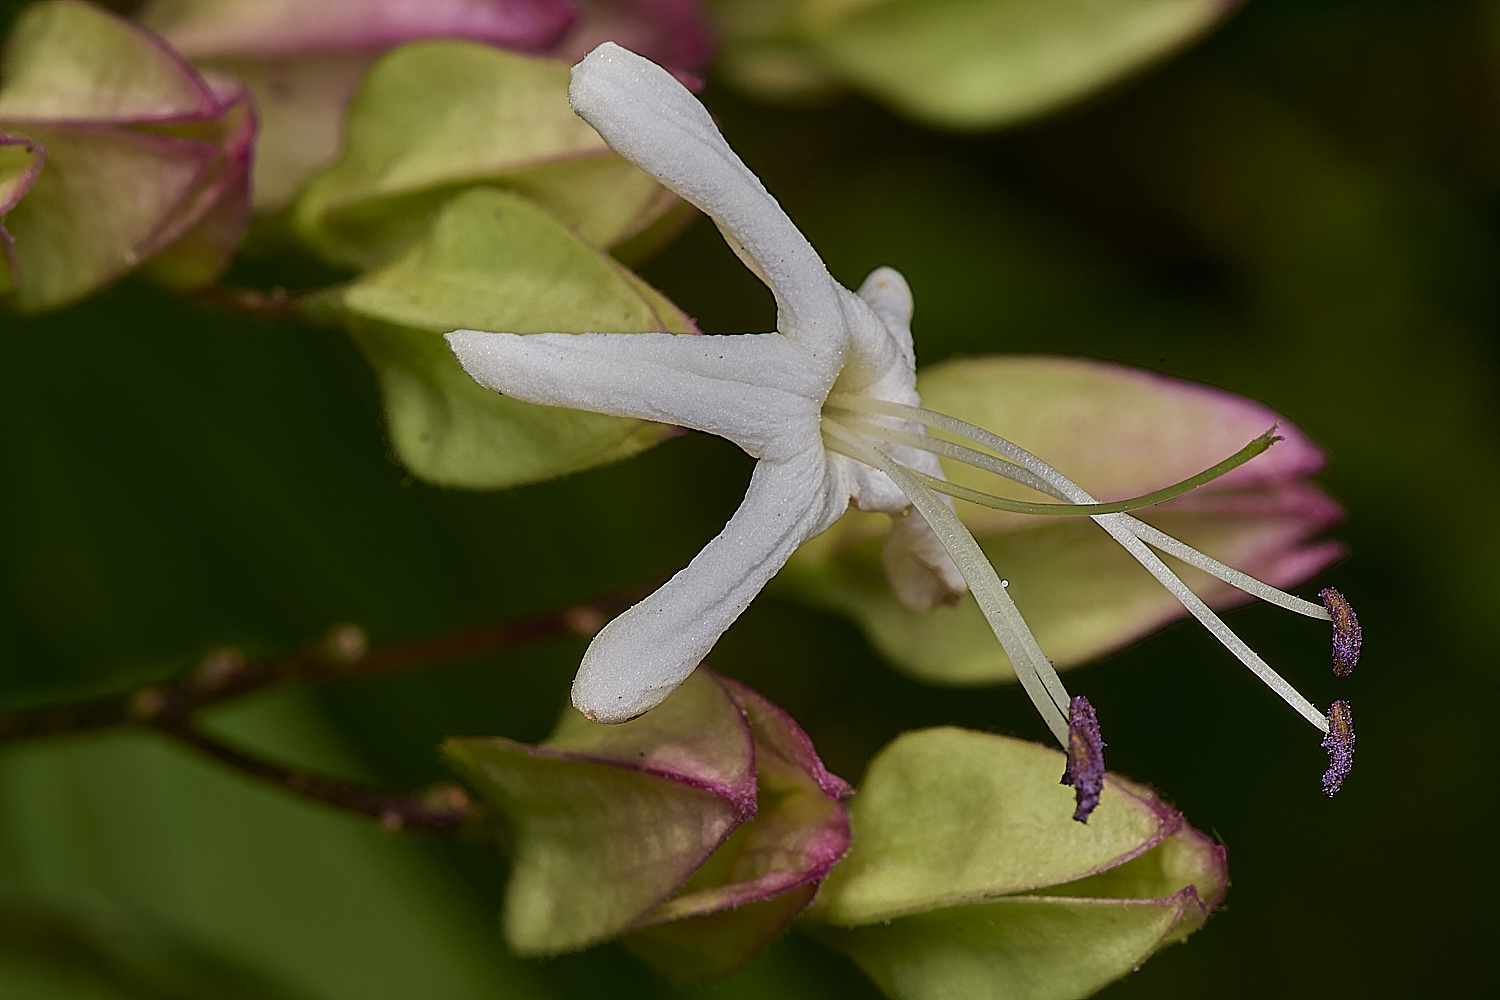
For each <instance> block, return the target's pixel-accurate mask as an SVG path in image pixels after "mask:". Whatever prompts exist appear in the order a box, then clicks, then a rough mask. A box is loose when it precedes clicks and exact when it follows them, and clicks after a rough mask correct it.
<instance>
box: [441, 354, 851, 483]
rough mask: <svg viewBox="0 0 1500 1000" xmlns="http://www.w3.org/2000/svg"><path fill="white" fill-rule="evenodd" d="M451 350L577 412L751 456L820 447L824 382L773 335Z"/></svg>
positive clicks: (502, 388) (493, 379) (529, 397)
mask: <svg viewBox="0 0 1500 1000" xmlns="http://www.w3.org/2000/svg"><path fill="white" fill-rule="evenodd" d="M448 346H449V347H450V348H451V349H452V351H453V353H454V354H455V355H457V357H458V361H459V364H461V365H463V366H464V370H465V371H466V372H468V373H469V375H470V376H471V377H472V378H473V379H474V381H476V382H478V383H479V384H480V385H482V386H485V387H486V388H489V389H494V390H495V391H496V392H502V393H504V394H505V395H507V396H512V397H514V398H516V399H520V400H525V401H526V402H528V403H540V404H542V405H544V406H567V407H571V408H572V409H575V410H589V411H591V412H593V413H608V414H611V415H612V416H617V417H638V418H640V419H643V420H656V421H660V422H661V423H664V424H676V425H678V426H680V427H691V428H693V429H694V430H700V431H706V432H708V433H709V434H718V435H720V436H721V437H726V438H728V439H729V440H731V441H733V442H734V443H735V444H737V445H739V446H740V447H741V448H744V449H745V450H746V451H748V452H749V453H750V454H752V455H754V456H755V457H757V458H760V457H763V456H770V457H773V458H778V457H784V456H787V455H791V454H795V453H796V452H799V451H802V450H804V449H806V448H808V447H811V446H813V445H817V444H819V442H820V441H821V438H820V436H819V432H818V413H819V409H820V406H821V404H822V398H823V397H822V392H823V386H824V385H825V384H826V375H825V374H824V373H822V372H820V371H818V370H817V369H816V368H815V367H811V366H809V365H808V359H807V355H806V354H805V353H804V352H802V351H799V350H797V349H796V348H795V347H793V346H792V345H791V344H790V343H788V342H787V340H786V338H784V337H782V336H780V335H778V334H774V333H759V334H753V333H752V334H741V335H738V336H729V337H716V336H706V337H697V336H689V335H681V334H671V333H531V334H526V335H524V336H520V335H517V334H514V333H481V332H479V331H477V330H455V331H454V332H453V333H450V334H448Z"/></svg>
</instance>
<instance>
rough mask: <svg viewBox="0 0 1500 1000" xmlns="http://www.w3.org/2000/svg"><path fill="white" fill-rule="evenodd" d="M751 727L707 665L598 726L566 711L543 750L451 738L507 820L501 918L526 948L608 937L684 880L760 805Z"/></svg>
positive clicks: (532, 951) (463, 768) (534, 950)
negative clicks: (665, 693) (660, 696)
mask: <svg viewBox="0 0 1500 1000" xmlns="http://www.w3.org/2000/svg"><path fill="white" fill-rule="evenodd" d="M752 747H753V743H752V739H751V734H750V730H749V726H748V725H747V724H746V723H745V720H744V718H743V717H742V716H741V715H740V711H739V709H738V707H737V706H736V705H735V703H734V702H733V701H732V700H731V699H730V698H729V696H728V694H727V693H726V692H725V690H724V689H723V688H722V687H721V686H720V685H719V684H718V682H717V681H715V680H714V679H712V678H711V677H710V676H709V675H708V674H707V673H705V672H703V671H698V672H696V673H694V674H693V675H691V676H690V677H689V678H688V679H687V681H685V682H684V683H683V684H682V686H681V687H679V688H678V689H677V690H676V691H675V692H673V694H672V695H671V697H669V698H668V699H667V700H666V701H665V702H663V703H662V704H661V705H660V706H658V707H657V708H655V709H653V710H652V711H650V712H647V713H646V714H645V715H643V716H640V717H639V718H637V719H634V720H632V721H630V722H626V723H622V724H619V725H612V726H604V725H599V724H597V723H592V722H589V721H588V720H586V719H584V718H583V716H582V715H579V714H578V713H577V712H576V711H573V710H572V709H569V710H568V711H566V712H565V713H564V715H563V719H562V721H561V722H560V723H559V725H558V728H557V730H556V731H555V732H554V733H553V735H552V736H551V737H549V738H548V739H547V740H546V741H545V742H543V743H542V744H540V745H539V746H535V747H528V746H526V745H525V744H521V743H516V742H514V741H511V740H507V739H500V738H488V739H485V738H465V739H452V740H448V741H447V742H446V743H444V745H443V749H444V753H445V754H446V755H447V757H448V760H449V761H450V762H451V763H452V764H453V765H454V766H455V767H456V768H457V770H458V771H459V772H460V773H461V774H462V775H463V776H464V777H465V778H466V779H467V780H468V781H469V782H470V783H471V784H472V785H473V786H474V787H475V788H477V789H478V791H479V793H480V794H481V795H482V796H483V797H484V798H485V800H486V801H488V802H490V803H491V804H492V805H494V806H496V807H497V808H498V809H500V810H501V811H502V812H504V813H505V815H506V816H507V817H508V818H509V820H510V825H511V830H512V842H513V844H514V847H513V849H512V852H511V857H512V868H511V877H510V883H509V885H508V886H507V887H506V892H505V911H504V918H503V924H504V928H505V935H506V939H507V940H508V941H509V942H510V944H511V947H513V948H514V949H515V950H516V951H518V952H520V953H521V954H525V955H538V954H556V953H558V952H563V951H573V950H576V949H579V948H584V947H587V946H589V945H591V944H594V943H597V942H599V941H602V940H605V939H607V938H610V937H614V936H615V935H617V934H620V933H621V932H623V931H624V930H626V929H627V928H628V927H630V926H632V925H633V924H635V923H637V922H638V921H639V920H640V919H641V918H642V917H643V916H644V915H645V914H646V913H647V912H648V911H649V910H651V909H652V908H653V907H655V906H656V905H658V904H659V903H661V902H662V901H663V900H664V899H666V898H667V897H668V896H669V895H670V894H671V893H672V892H673V891H674V890H676V889H677V887H678V886H680V885H682V884H683V882H684V881H686V880H687V878H688V876H689V875H691V874H692V873H693V872H694V871H695V870H696V869H697V868H698V867H699V866H700V865H702V864H703V862H704V860H705V859H707V858H708V856H709V855H710V854H711V853H713V851H714V850H715V849H716V848H718V847H719V845H720V843H722V842H723V840H724V838H725V837H727V836H728V835H729V833H730V831H732V830H733V829H734V828H735V827H737V826H738V825H739V824H740V823H742V822H743V821H744V820H745V819H746V818H748V816H750V815H754V812H755V772H754V767H755V755H754V751H753V748H752Z"/></svg>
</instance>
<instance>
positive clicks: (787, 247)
mask: <svg viewBox="0 0 1500 1000" xmlns="http://www.w3.org/2000/svg"><path fill="white" fill-rule="evenodd" d="M568 101H569V103H571V104H572V105H573V110H574V111H576V112H578V114H579V116H580V117H582V118H583V119H584V120H585V121H587V122H588V123H589V124H590V125H592V126H594V128H595V129H596V130H598V132H599V134H600V135H601V136H603V137H604V141H605V142H607V143H609V144H610V146H612V147H613V148H614V149H615V151H616V152H618V153H619V154H620V155H621V156H623V157H625V158H626V159H627V160H629V161H630V162H631V163H634V164H635V165H636V166H638V167H640V168H641V169H642V170H644V171H645V172H646V173H648V174H650V175H651V176H653V177H655V178H656V179H657V180H659V181H661V182H662V183H663V184H665V185H666V186H667V187H669V188H671V189H672V190H673V191H675V192H677V193H678V194H679V195H681V196H682V197H683V198H685V199H687V200H688V201H690V202H692V203H693V204H694V205H697V206H698V207H699V208H700V209H702V210H703V211H704V212H705V213H707V214H708V215H709V217H710V218H712V219H713V220H714V222H716V223H717V224H718V226H719V229H720V231H721V232H723V233H724V234H725V237H726V239H728V241H729V245H730V246H732V247H734V249H735V252H736V253H738V254H739V255H740V258H741V259H742V260H744V261H745V263H746V264H748V265H749V266H750V269H751V270H753V271H755V273H756V274H757V275H759V276H760V278H761V280H762V281H764V282H765V283H766V284H767V285H768V286H770V289H771V292H772V294H773V295H775V296H776V307H777V309H778V310H779V313H780V315H779V318H778V322H777V327H778V329H780V331H781V332H782V333H785V334H789V335H791V336H792V337H794V338H796V339H798V340H800V341H805V342H807V343H809V344H813V345H815V346H817V347H819V348H820V349H834V350H839V351H840V352H842V348H843V342H844V337H845V335H844V328H843V323H844V321H843V315H842V310H841V308H840V296H839V293H840V292H842V291H843V289H841V288H840V287H839V286H838V285H837V284H836V283H835V282H834V280H833V279H832V278H831V277H829V276H828V269H827V268H825V267H824V266H823V261H822V260H821V259H820V258H819V257H818V254H817V251H815V250H814V249H813V248H812V245H811V244H809V243H808V242H807V240H806V238H804V237H803V235H802V234H801V233H800V232H798V231H797V227H796V226H794V225H792V220H791V219H788V218H787V216H786V213H785V212H783V211H782V210H781V206H780V205H778V204H777V203H776V199H774V198H772V197H771V196H770V195H769V194H767V193H766V189H765V188H764V187H763V186H761V183H760V180H759V179H758V178H757V177H756V176H755V175H754V174H753V173H751V172H750V168H748V167H746V166H745V164H744V163H742V162H741V161H740V158H739V157H738V156H736V155H735V154H734V151H733V150H732V149H730V148H729V144H728V143H727V142H725V141H724V137H723V136H722V135H720V134H719V130H718V128H717V127H716V126H715V125H714V123H713V119H712V118H710V117H709V116H708V112H707V111H706V110H704V107H703V105H702V104H700V103H698V99H697V98H696V97H694V96H693V95H692V94H691V93H689V92H688V90H687V88H686V87H684V86H683V85H682V84H680V83H678V82H677V80H676V79H675V78H674V77H673V76H672V74H670V73H668V72H667V71H666V70H664V69H662V68H661V67H660V66H658V65H656V64H655V63H653V62H651V61H650V60H648V59H643V58H642V57H640V56H638V55H636V54H635V53H634V52H630V51H628V50H626V49H622V48H620V47H619V46H618V45H615V44H614V43H613V42H605V43H604V44H603V45H600V46H599V47H598V48H596V49H595V50H594V51H593V52H590V53H589V54H588V55H587V56H586V57H585V58H584V59H583V61H582V62H580V63H579V64H578V65H576V66H574V67H573V82H572V86H570V87H569V88H568Z"/></svg>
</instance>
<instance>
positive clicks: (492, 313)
mask: <svg viewBox="0 0 1500 1000" xmlns="http://www.w3.org/2000/svg"><path fill="white" fill-rule="evenodd" d="M342 307H343V310H344V312H345V315H346V316H347V317H348V321H349V325H350V328H351V330H352V332H353V334H354V338H355V340H356V342H358V344H359V345H360V347H361V349H363V351H364V352H365V356H366V357H367V358H369V360H370V363H371V364H372V365H373V366H374V367H375V371H376V373H377V375H378V376H379V379H380V387H381V393H382V396H383V397H384V401H385V410H386V418H387V420H388V422H389V425H390V433H391V440H392V443H393V444H394V445H395V448H396V452H397V454H398V455H399V456H400V457H401V460H402V462H403V463H404V464H405V465H406V466H407V468H409V469H410V470H411V471H412V472H413V473H415V474H416V475H418V476H420V477H422V478H423V479H425V480H427V481H429V482H433V483H438V484H440V485H444V486H462V487H469V488H474V489H498V488H502V487H508V486H516V485H519V484H522V483H529V482H536V481H538V480H542V479H550V478H553V477H555V476H561V475H565V474H567V473H570V472H577V471H579V470H581V469H586V468H590V467H592V466H595V465H600V464H603V463H605V462H611V461H615V460H618V459H622V458H626V457H628V456H630V455H633V454H636V453H637V452H639V451H642V450H644V449H645V448H648V447H650V446H651V445H653V444H656V443H657V442H659V441H661V440H663V439H664V438H665V437H667V436H668V435H670V434H671V433H673V432H672V429H671V428H670V427H667V426H665V425H663V424H655V423H649V422H646V421H641V420H624V419H620V418H618V417H607V416H600V415H598V414H594V413H583V412H580V411H577V410H559V409H549V408H544V407H539V406H531V405H528V404H526V403H521V402H517V401H515V400H513V399H509V398H507V397H504V396H498V395H496V394H495V393H492V392H488V391H486V390H485V389H483V388H481V387H480V386H478V385H477V384H475V382H474V380H473V379H471V378H469V376H468V375H466V374H464V372H463V369H461V368H460V367H459V366H458V362H457V361H455V360H454V358H453V355H452V353H451V352H450V351H449V350H448V348H447V345H446V344H444V343H443V338H442V336H441V335H442V334H443V333H445V332H447V331H449V330H452V329H454V328H455V327H478V328H480V329H486V330H518V331H522V332H526V333H539V332H551V331H557V330H565V331H579V332H581V331H589V330H629V331H631V332H649V331H662V332H668V333H689V332H691V331H692V330H693V325H692V321H691V320H689V319H688V318H687V317H686V316H685V315H683V314H682V312H681V311H680V310H678V309H677V307H676V306H674V305H672V303H671V302H669V301H667V299H666V298H665V297H663V296H662V295H661V294H660V293H659V292H657V291H656V290H655V289H653V288H651V287H650V286H649V285H647V284H646V283H645V282H643V281H641V280H640V279H639V278H637V277H636V276H635V275H634V274H632V273H631V272H630V271H629V270H627V269H626V268H625V267H623V266H622V265H620V264H619V263H617V262H616V261H615V260H614V259H613V258H612V257H610V256H609V255H608V254H606V253H604V252H602V251H600V250H596V249H594V248H593V247H590V246H589V245H587V244H586V243H584V242H583V241H582V240H580V239H579V238H578V237H577V235H575V234H574V233H573V232H572V231H570V230H569V229H568V228H566V227H565V226H564V225H563V224H562V223H560V222H559V221H558V220H557V219H556V218H555V217H553V216H552V215H551V214H550V213H548V212H547V211H545V210H543V209H542V208H540V207H538V206H537V205H536V204H535V203H534V202H532V201H530V200H528V199H527V198H524V197H522V196H521V195H519V194H516V193H514V192H511V191H503V190H498V189H494V188H473V189H471V190H468V191H465V192H464V193H462V194H460V195H458V196H457V197H455V198H453V199H452V200H451V201H449V202H448V203H447V204H446V205H444V206H443V207H442V209H441V210H440V211H439V212H438V214H437V218H436V221H435V222H433V223H432V228H431V231H430V232H429V233H428V234H427V235H426V237H425V238H423V239H421V240H420V241H419V242H418V243H417V244H416V245H415V246H413V247H411V248H410V249H409V250H408V251H407V252H406V253H405V254H404V255H403V256H401V257H400V258H398V259H397V260H395V261H393V262H392V263H391V264H389V265H388V266H386V267H384V268H382V269H380V270H377V271H373V272H371V273H369V274H366V275H364V276H363V277H361V278H359V279H358V280H357V281H355V282H354V283H353V284H351V285H349V286H348V287H347V288H346V289H345V290H344V291H343V293H342Z"/></svg>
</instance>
